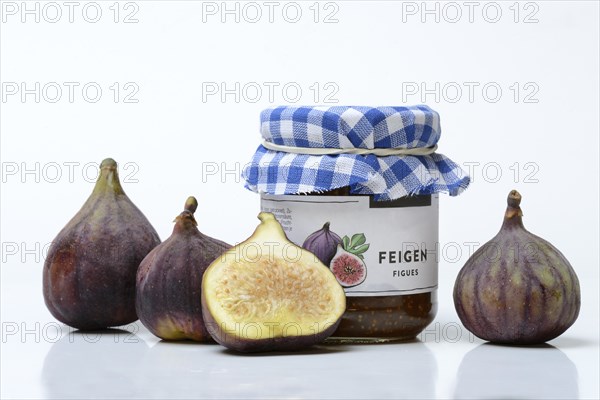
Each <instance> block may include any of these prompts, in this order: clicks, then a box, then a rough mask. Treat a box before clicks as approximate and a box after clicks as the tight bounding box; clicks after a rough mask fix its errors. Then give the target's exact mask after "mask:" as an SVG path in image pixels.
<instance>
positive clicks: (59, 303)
mask: <svg viewBox="0 0 600 400" xmlns="http://www.w3.org/2000/svg"><path fill="white" fill-rule="evenodd" d="M159 243H160V238H159V237H158V234H157V233H156V231H155V230H154V228H153V227H152V225H150V222H148V220H147V219H146V217H145V216H144V214H142V212H141V211H140V210H139V209H138V208H137V207H136V206H135V205H134V204H133V203H132V202H131V200H129V197H127V195H126V194H125V192H124V191H123V188H122V187H121V183H120V182H119V175H118V171H117V163H116V162H115V160H113V159H111V158H107V159H106V160H104V161H102V163H101V164H100V175H99V177H98V180H97V181H96V186H95V187H94V191H93V192H92V194H91V195H90V197H89V198H88V199H87V201H86V202H85V204H84V205H83V207H81V210H79V212H78V213H77V214H76V215H75V216H74V217H73V218H72V219H71V221H69V223H68V224H67V225H66V226H65V227H64V228H63V229H62V230H61V231H60V232H59V234H58V236H56V238H55V239H54V241H53V242H52V245H51V246H50V248H49V250H48V255H47V257H46V261H45V263H44V272H43V287H44V300H45V302H46V306H47V307H48V309H49V310H50V312H51V313H52V315H53V316H54V317H55V318H56V319H58V320H59V321H61V322H63V323H65V324H67V325H70V326H72V327H74V328H78V329H86V330H96V329H103V328H107V327H111V326H119V325H125V324H128V323H131V322H133V321H135V320H137V316H136V312H135V276H136V273H137V268H138V266H139V265H140V262H141V261H142V259H143V258H144V257H145V256H146V254H148V253H149V252H150V250H152V249H153V248H154V247H155V246H157V245H158V244H159Z"/></svg>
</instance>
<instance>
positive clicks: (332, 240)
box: [243, 106, 469, 343]
mask: <svg viewBox="0 0 600 400" xmlns="http://www.w3.org/2000/svg"><path fill="white" fill-rule="evenodd" d="M261 133H262V136H263V139H264V142H263V144H262V145H260V146H259V147H258V149H257V150H256V152H255V154H254V157H253V159H252V161H251V163H250V164H249V165H248V166H247V167H246V168H245V170H244V172H243V176H244V178H245V180H246V187H247V188H248V189H250V190H252V191H255V192H258V193H259V194H260V196H261V211H265V212H271V213H273V214H274V215H275V217H276V218H277V220H278V221H279V222H280V223H281V225H282V228H283V230H284V231H285V233H286V235H287V236H288V239H289V240H291V241H292V242H294V243H296V244H297V245H298V246H302V247H303V248H305V249H307V250H309V251H310V252H312V253H314V255H315V257H317V258H318V259H319V260H321V262H322V263H323V264H324V265H325V266H327V267H328V268H329V269H330V270H331V271H332V273H333V275H334V276H335V277H336V279H337V281H338V282H339V283H340V285H341V286H342V287H343V288H344V291H345V292H346V312H345V313H344V315H343V316H342V319H341V321H340V324H339V326H338V328H337V330H336V331H335V332H334V333H333V335H332V336H331V337H330V338H329V339H327V341H328V342H342V343H384V342H392V341H405V340H410V339H413V338H415V337H416V336H417V335H418V334H419V333H420V332H422V331H423V330H424V329H425V328H426V327H427V325H429V324H430V323H431V322H432V321H433V319H434V317H435V314H436V311H437V285H438V260H437V249H438V221H439V207H438V202H439V193H440V192H448V193H449V194H450V195H451V196H455V195H457V194H459V193H460V192H462V191H463V190H464V189H465V188H466V187H467V186H468V184H469V177H468V176H467V174H466V173H464V171H462V169H460V167H459V166H458V165H456V164H455V163H454V162H452V161H451V160H450V159H448V158H447V157H445V156H443V155H441V154H437V153H435V150H436V149H437V142H438V140H439V137H440V126H439V115H438V114H437V113H436V112H435V111H433V110H432V109H430V108H429V107H427V106H414V107H295V106H283V107H275V108H270V109H267V110H265V111H263V112H262V113H261Z"/></svg>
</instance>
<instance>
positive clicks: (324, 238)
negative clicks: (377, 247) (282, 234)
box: [302, 222, 369, 288]
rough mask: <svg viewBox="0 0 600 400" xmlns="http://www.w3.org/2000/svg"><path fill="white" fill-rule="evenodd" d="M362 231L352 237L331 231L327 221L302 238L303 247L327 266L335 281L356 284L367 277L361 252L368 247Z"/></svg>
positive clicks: (348, 284) (341, 283) (346, 285)
mask: <svg viewBox="0 0 600 400" xmlns="http://www.w3.org/2000/svg"><path fill="white" fill-rule="evenodd" d="M366 241H367V238H366V237H365V234H364V233H356V234H354V235H352V237H351V238H350V237H348V236H344V237H343V238H341V237H340V236H339V235H338V234H336V233H335V232H333V231H331V229H330V224H329V222H326V223H325V224H324V225H323V228H321V229H319V230H318V231H316V232H313V233H311V234H310V235H309V236H308V237H307V238H306V240H304V244H303V245H302V247H303V248H305V249H306V250H308V251H310V252H312V253H313V254H314V255H315V256H316V257H317V258H318V259H319V260H321V262H323V264H325V265H327V266H329V268H330V269H331V271H332V272H333V275H335V277H336V279H337V281H338V282H339V283H340V285H342V286H343V287H345V288H349V287H354V286H358V285H360V284H361V283H363V282H364V281H365V279H366V278H367V266H366V264H365V262H364V259H365V257H364V255H363V253H364V252H366V251H367V250H368V249H369V244H368V243H366Z"/></svg>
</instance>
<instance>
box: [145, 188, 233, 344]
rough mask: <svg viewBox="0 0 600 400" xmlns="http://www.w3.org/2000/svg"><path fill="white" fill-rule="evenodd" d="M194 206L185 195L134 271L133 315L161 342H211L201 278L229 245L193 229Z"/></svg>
mask: <svg viewBox="0 0 600 400" xmlns="http://www.w3.org/2000/svg"><path fill="white" fill-rule="evenodd" d="M197 207H198V202H197V200H196V198H194V197H189V198H188V199H187V201H186V203H185V210H184V211H183V212H182V213H181V214H179V216H178V217H177V218H176V219H175V227H174V228H173V233H172V234H171V236H170V237H169V238H168V239H167V240H165V241H164V242H163V243H161V244H159V245H158V246H156V247H155V248H154V249H153V250H152V251H151V252H150V253H149V254H148V255H147V256H146V257H145V258H144V260H142V263H141V264H140V267H139V269H138V273H137V289H136V303H135V305H136V309H137V314H138V317H139V319H140V321H141V322H142V323H143V324H144V326H145V327H146V328H148V330H149V331H150V332H152V333H153V334H154V335H156V336H158V337H160V338H161V339H165V340H182V339H191V340H195V341H200V342H209V341H212V338H211V337H210V334H209V333H208V331H207V330H206V327H205V326H204V321H203V319H202V303H201V298H200V290H201V287H202V275H203V274H204V271H205V270H206V268H207V267H208V265H209V264H210V263H211V262H213V261H214V260H215V259H216V258H217V257H219V255H221V253H223V252H224V251H225V250H227V249H229V248H231V246H230V245H228V244H227V243H225V242H222V241H220V240H217V239H213V238H211V237H210V236H206V235H204V234H202V233H201V232H200V231H199V230H198V228H197V223H196V219H195V218H194V212H195V211H196V208H197Z"/></svg>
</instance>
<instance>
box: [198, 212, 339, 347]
mask: <svg viewBox="0 0 600 400" xmlns="http://www.w3.org/2000/svg"><path fill="white" fill-rule="evenodd" d="M258 218H259V219H260V221H261V223H260V224H259V226H258V227H257V228H256V230H255V231H254V233H253V234H252V236H250V237H249V238H248V239H247V240H246V241H244V242H242V243H240V244H238V245H237V246H235V247H233V248H232V249H230V250H228V251H226V252H225V253H223V254H222V255H221V257H219V258H218V259H217V260H215V261H214V262H213V263H212V264H211V265H210V266H209V267H208V269H207V270H206V272H205V273H204V278H203V280H202V313H203V316H204V320H205V322H206V326H207V328H208V331H209V332H210V334H211V335H212V337H213V338H214V339H215V340H216V341H217V342H218V343H220V344H222V345H223V346H225V347H228V348H230V349H233V350H237V351H241V352H256V351H270V350H297V349H301V348H304V347H307V346H310V345H313V344H316V343H319V342H321V341H322V340H324V339H325V338H327V337H328V336H329V335H331V334H332V333H333V332H334V331H335V329H336V327H337V326H338V324H339V322H340V318H341V316H342V314H343V313H344V311H345V309H346V296H345V293H344V290H343V289H342V287H341V286H340V285H339V284H338V283H337V281H336V279H335V277H334V276H333V274H332V273H331V271H330V270H329V269H328V268H327V267H326V266H325V265H323V264H322V263H321V262H320V261H319V260H318V259H317V258H316V257H315V256H314V254H312V253H310V252H308V251H307V250H305V249H302V248H300V247H298V246H296V245H295V244H293V243H292V242H290V241H289V240H288V239H287V237H286V235H285V233H284V231H283V229H282V228H281V225H280V224H279V222H277V220H276V219H275V217H274V216H273V214H270V213H264V212H263V213H260V214H259V215H258Z"/></svg>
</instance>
